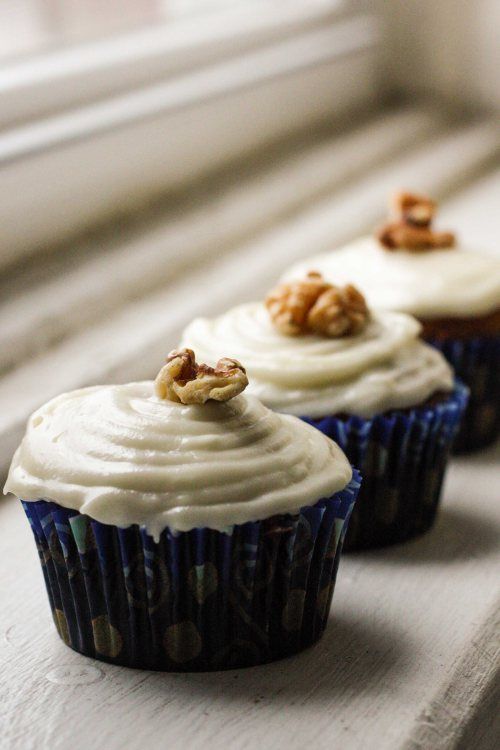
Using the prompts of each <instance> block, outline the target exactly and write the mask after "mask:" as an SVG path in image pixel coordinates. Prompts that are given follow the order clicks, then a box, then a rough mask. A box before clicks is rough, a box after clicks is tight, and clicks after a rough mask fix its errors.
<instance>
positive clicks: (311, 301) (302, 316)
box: [266, 271, 370, 338]
mask: <svg viewBox="0 0 500 750" xmlns="http://www.w3.org/2000/svg"><path fill="white" fill-rule="evenodd" d="M266 307H267V309H268V310H269V314H270V316H271V319H272V321H273V322H274V324H275V326H276V328H278V330H279V331H281V333H284V334H285V335H286V336H298V335H300V334H304V333H319V334H323V335H324V336H330V337H331V338H338V337H340V336H346V335H348V334H354V333H358V332H359V331H361V330H362V328H364V326H365V325H366V323H367V321H368V319H369V317H370V313H369V311H368V307H367V305H366V302H365V298H364V297H363V295H362V294H361V292H359V291H358V290H357V289H356V287H354V286H352V285H351V284H349V285H347V286H345V287H337V286H333V284H329V283H328V282H326V281H325V280H324V279H323V277H322V276H321V274H319V273H317V272H316V271H311V272H310V273H309V274H308V275H307V278H306V279H303V280H300V281H291V282H289V283H285V284H280V285H279V286H277V287H276V289H274V290H273V291H272V292H271V293H270V294H269V295H268V296H267V298H266Z"/></svg>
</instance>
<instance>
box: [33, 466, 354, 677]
mask: <svg viewBox="0 0 500 750" xmlns="http://www.w3.org/2000/svg"><path fill="white" fill-rule="evenodd" d="M359 485H360V477H359V474H358V473H357V472H356V471H355V472H354V476H353V479H352V481H351V482H350V483H349V485H348V486H347V487H346V488H345V489H344V490H343V491H342V492H339V493H337V494H336V495H334V496H333V497H331V498H329V499H326V500H321V501H320V502H318V503H317V504H316V505H314V506H311V507H306V508H303V509H302V510H301V511H300V513H298V514H295V515H280V516H275V517H273V518H270V519H268V520H264V521H259V522H253V523H246V524H242V525H238V526H233V527H231V528H230V529H228V531H227V533H225V532H219V531H214V530H210V529H194V530H193V531H190V532H184V533H177V534H176V533H172V532H171V531H170V530H169V529H165V530H164V531H163V533H162V534H161V537H160V540H159V543H156V542H155V541H154V540H153V538H152V537H151V536H149V535H148V534H147V533H146V532H145V531H144V529H142V528H140V527H138V526H136V525H135V526H130V527H128V528H126V529H120V528H117V527H115V526H110V525H107V524H102V523H99V522H97V521H94V520H92V519H91V518H89V517H88V516H85V515H82V514H80V513H78V512H76V511H72V510H68V509H66V508H62V507H61V506H59V505H57V504H55V503H52V502H48V501H45V500H39V501H36V502H23V506H24V509H25V511H26V515H27V516H28V518H29V520H30V524H31V527H32V531H33V534H34V537H35V540H36V544H37V547H38V551H39V556H40V562H41V565H42V570H43V575H44V577H45V583H46V587H47V593H48V596H49V601H50V606H51V609H52V613H53V617H54V622H55V625H56V628H57V630H58V632H59V635H60V636H61V638H62V639H63V641H64V642H65V643H66V644H67V645H68V646H70V647H71V648H73V649H75V650H76V651H79V652H81V653H82V654H85V655H87V656H91V657H94V658H96V659H101V660H104V661H110V662H113V663H115V664H122V665H126V666H130V667H139V668H146V669H160V670H168V671H200V670H215V669H230V668H234V667H243V666H252V665H256V664H262V663H265V662H268V661H271V660H274V659H279V658H281V657H284V656H287V655H289V654H293V653H294V652H296V651H300V650H301V649H303V648H306V647H307V646H309V645H311V644H312V643H314V642H315V641H316V640H318V638H320V636H321V635H322V633H323V631H324V629H325V626H326V623H327V619H328V613H329V609H330V603H331V599H332V595H333V589H334V585H335V579H336V575H337V569H338V564H339V557H340V553H341V549H342V543H343V540H344V536H345V533H346V528H347V524H348V521H349V517H350V515H351V511H352V508H353V505H354V502H355V500H356V496H357V494H358V490H359Z"/></svg>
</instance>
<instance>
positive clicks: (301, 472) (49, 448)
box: [4, 381, 352, 539]
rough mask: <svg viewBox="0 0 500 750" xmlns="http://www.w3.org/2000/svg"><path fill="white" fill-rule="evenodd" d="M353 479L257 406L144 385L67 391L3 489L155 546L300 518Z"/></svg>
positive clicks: (315, 435) (304, 432) (291, 426)
mask: <svg viewBox="0 0 500 750" xmlns="http://www.w3.org/2000/svg"><path fill="white" fill-rule="evenodd" d="M351 477H352V471H351V467H350V465H349V463H348V461H347V459H346V457H345V456H344V454H343V452H342V451H341V449H340V448H339V447H338V446H337V445H336V444H335V443H334V442H333V441H331V440H329V439H328V438H327V437H326V436H325V435H323V434H322V433H321V432H319V431H318V430H316V429H315V428H313V427H311V426H309V425H307V424H305V423H304V422H301V421H300V420H298V419H295V418H294V417H290V416H286V415H281V414H277V413H274V412H272V411H271V410H270V409H268V408H266V407H265V406H264V405H263V404H261V403H260V402H259V401H258V400H257V399H256V398H255V397H252V396H247V395H246V394H241V395H239V396H237V397H236V398H233V399H232V400H230V401H227V402H223V403H217V402H214V401H212V402H207V403H205V404H203V405H188V406H186V405H183V404H180V403H174V402H171V401H167V400H162V399H160V398H158V397H156V396H155V395H154V390H153V383H152V382H149V381H147V382H141V383H130V384H127V385H115V386H100V387H93V388H84V389H82V390H78V391H73V392H71V393H66V394H63V395H61V396H59V397H57V398H55V399H53V400H52V401H49V402H48V403H47V404H45V405H44V406H42V407H41V408H40V409H39V410H38V411H36V412H35V413H34V414H33V415H32V417H31V418H30V420H29V422H28V426H27V430H26V434H25V436H24V439H23V441H22V443H21V445H20V447H19V448H18V450H17V452H16V454H15V456H14V458H13V461H12V465H11V468H10V471H9V475H8V478H7V483H6V485H5V490H4V491H5V492H12V493H14V494H15V495H17V496H18V497H20V498H22V499H25V500H37V499H41V498H44V499H50V500H52V501H54V502H57V503H59V504H60V505H62V506H64V507H68V508H72V509H75V510H78V511H80V512H81V513H85V514H87V515H89V516H91V517H92V518H94V519H96V520H98V521H100V522H102V523H109V524H114V525H117V526H129V525H131V524H139V525H143V526H145V527H146V529H147V530H148V532H149V533H150V534H152V535H153V536H154V537H155V538H156V539H158V537H159V535H160V533H161V531H162V530H163V529H164V528H165V527H167V526H168V527H169V528H171V529H172V530H174V531H188V530H190V529H192V528H198V527H209V528H213V529H219V530H226V529H227V527H229V526H231V525H233V524H240V523H245V522H247V521H255V520H260V519H263V518H268V517H271V516H273V515H275V514H278V513H288V512H297V511H298V510H299V509H300V508H301V507H303V506H306V505H311V504H314V503H316V502H317V501H319V500H320V499H322V498H325V497H329V496H331V495H333V494H334V493H336V492H338V491H339V490H342V489H343V488H344V487H345V486H346V485H347V484H348V482H349V481H350V479H351Z"/></svg>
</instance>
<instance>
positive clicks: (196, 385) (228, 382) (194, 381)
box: [155, 349, 248, 404]
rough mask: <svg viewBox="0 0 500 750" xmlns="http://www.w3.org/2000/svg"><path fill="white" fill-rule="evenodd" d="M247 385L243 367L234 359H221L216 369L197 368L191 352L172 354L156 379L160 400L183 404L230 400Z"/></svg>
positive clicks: (200, 366) (202, 366) (189, 350)
mask: <svg viewBox="0 0 500 750" xmlns="http://www.w3.org/2000/svg"><path fill="white" fill-rule="evenodd" d="M247 385H248V378H247V376H246V372H245V369H244V367H242V365H240V363H239V362H237V360H235V359H229V358H227V357H225V358H223V359H219V361H218V362H217V364H216V365H215V367H209V366H208V365H203V364H202V365H198V364H197V362H196V359H195V355H194V352H193V351H192V349H181V350H179V351H175V350H174V351H172V352H170V354H169V355H168V357H167V364H166V365H164V366H163V367H162V369H161V370H160V372H159V373H158V375H157V377H156V380H155V393H156V395H157V396H158V397H159V398H163V399H168V400H169V401H175V402H177V403H181V404H204V403H205V402H206V401H209V400H213V401H229V399H231V398H234V396H237V395H238V394H239V393H241V392H242V391H243V390H244V389H245V388H246V387H247Z"/></svg>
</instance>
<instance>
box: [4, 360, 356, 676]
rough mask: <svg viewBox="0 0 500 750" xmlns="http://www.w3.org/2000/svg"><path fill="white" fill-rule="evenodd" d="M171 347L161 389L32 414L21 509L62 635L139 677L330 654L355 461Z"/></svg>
mask: <svg viewBox="0 0 500 750" xmlns="http://www.w3.org/2000/svg"><path fill="white" fill-rule="evenodd" d="M247 382H248V381H247V377H246V374H245V370H244V369H243V367H242V366H241V365H240V364H239V363H238V362H236V361H233V360H229V359H222V360H221V361H219V362H218V363H217V366H216V367H215V368H210V367H207V366H206V365H199V366H198V365H197V364H196V361H195V358H194V354H193V352H192V351H189V350H184V351H180V352H172V353H171V354H170V355H169V357H168V359H167V363H166V365H165V366H164V367H163V368H162V370H161V371H160V373H159V375H158V377H157V379H156V381H155V383H153V382H141V383H130V384H128V385H113V386H102V387H94V388H85V389H83V390H78V391H74V392H72V393H66V394H63V395H62V396H59V397H58V398H55V399H53V400H52V401H50V402H49V403H47V404H46V405H45V406H42V407H41V408H40V409H39V410H38V411H37V412H35V414H33V416H32V417H31V418H30V420H29V423H28V426H27V430H26V434H25V437H24V439H23V441H22V443H21V445H20V447H19V448H18V450H17V452H16V454H15V456H14V459H13V461H12V465H11V468H10V472H9V476H8V479H7V484H6V486H5V491H6V492H12V493H14V494H16V495H17V496H18V497H19V498H21V499H22V504H23V506H24V510H25V512H26V515H27V517H28V519H29V521H30V524H31V528H32V531H33V535H34V537H35V541H36V545H37V548H38V552H39V556H40V562H41V566H42V571H43V575H44V578H45V584H46V588H47V593H48V597H49V602H50V607H51V610H52V614H53V619H54V623H55V625H56V628H57V631H58V633H59V635H60V637H61V638H62V639H63V641H64V642H65V643H66V644H67V645H68V646H70V647H71V648H73V649H75V650H76V651H79V652H80V653H82V654H85V655H86V656H91V657H94V658H96V659H101V660H104V661H110V662H113V663H115V664H122V665H126V666H130V667H141V668H147V669H161V670H169V671H198V670H215V669H227V668H231V667H237V666H238V667H240V666H249V665H254V664H260V663H264V662H267V661H270V660H273V659H277V658H280V657H283V656H286V655H289V654H292V653H294V652H296V651H299V650H301V649H303V648H305V647H306V646H309V645H310V644H312V643H314V642H315V641H316V640H317V639H318V638H319V637H320V636H321V634H322V633H323V630H324V628H325V626H326V623H327V619H328V613H329V609H330V603H331V598H332V594H333V588H334V584H335V578H336V574H337V568H338V564H339V556H340V552H341V548H342V543H343V539H344V535H345V532H346V527H347V523H348V520H349V517H350V514H351V510H352V506H353V503H354V501H355V499H356V495H357V492H358V488H359V475H358V473H357V472H356V471H352V469H351V467H350V464H349V462H348V461H347V459H346V457H345V455H344V454H343V453H342V451H341V450H340V448H339V447H338V446H337V445H336V444H335V443H334V442H333V441H332V440H330V439H327V438H326V437H325V436H324V435H322V434H321V433H320V432H318V431H317V430H315V429H314V428H313V427H311V426H310V425H306V424H305V423H303V422H301V421H300V420H299V419H296V418H294V417H290V416H282V415H280V414H277V413H274V412H272V411H271V410H269V409H267V408H266V407H265V406H263V405H262V404H261V403H260V402H259V401H258V400H257V399H256V398H255V397H253V396H250V395H246V394H244V393H242V391H243V390H244V388H245V387H246V385H247Z"/></svg>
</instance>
